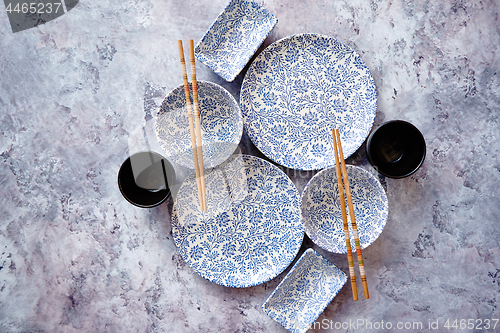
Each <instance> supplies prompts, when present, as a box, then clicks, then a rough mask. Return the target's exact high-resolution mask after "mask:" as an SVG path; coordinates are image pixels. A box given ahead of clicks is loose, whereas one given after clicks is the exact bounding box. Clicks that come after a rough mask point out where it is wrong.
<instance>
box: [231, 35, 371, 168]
mask: <svg viewBox="0 0 500 333" xmlns="http://www.w3.org/2000/svg"><path fill="white" fill-rule="evenodd" d="M240 107H241V112H242V114H243V121H244V123H245V128H246V130H247V132H248V135H249V136H250V139H251V140H252V141H253V143H254V144H255V146H257V148H259V149H260V150H261V151H262V152H263V153H264V154H265V155H266V156H268V157H269V158H271V159H272V160H274V161H275V162H277V163H279V164H281V165H284V166H286V167H288V168H292V169H300V170H318V169H323V168H325V167H328V166H331V165H332V161H334V159H333V156H334V155H333V147H332V139H331V136H332V132H331V131H332V129H333V128H338V129H339V130H340V137H341V139H342V143H343V148H344V155H345V157H348V156H350V155H351V154H352V153H354V152H355V151H356V150H357V149H358V148H359V147H360V146H361V144H362V143H363V141H364V140H365V139H366V137H367V136H368V133H369V132H370V129H371V127H372V125H373V120H374V119H375V112H376V108H377V92H376V89H375V84H374V81H373V78H372V76H371V74H370V71H369V69H368V68H367V67H366V65H365V63H364V62H363V60H361V58H360V56H359V55H358V54H357V53H356V52H355V51H353V50H352V49H351V48H350V47H348V46H347V45H344V44H342V43H341V42H339V41H337V40H335V39H333V38H331V37H327V36H323V35H317V34H300V35H294V36H291V37H286V38H284V39H281V40H279V41H277V42H275V43H273V44H271V45H270V46H269V47H267V48H266V49H265V50H264V51H262V52H261V53H260V54H259V55H258V56H257V58H256V59H255V61H254V62H253V63H252V65H251V66H250V68H249V70H248V72H247V73H246V75H245V78H244V80H243V85H242V87H241V95H240Z"/></svg>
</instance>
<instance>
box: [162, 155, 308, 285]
mask: <svg viewBox="0 0 500 333" xmlns="http://www.w3.org/2000/svg"><path fill="white" fill-rule="evenodd" d="M205 187H206V198H207V212H206V213H202V212H201V211H200V206H199V202H198V194H197V193H198V192H197V186H196V178H195V176H194V175H191V176H190V177H188V178H187V179H186V180H185V181H184V182H183V183H182V185H181V187H180V189H179V192H178V195H177V197H176V199H175V201H174V209H173V211H172V219H171V223H172V235H173V237H174V241H175V244H176V245H177V247H178V249H179V252H180V254H181V256H182V258H183V259H184V260H185V261H186V262H187V263H188V264H189V266H191V267H192V268H193V269H194V270H195V271H196V272H198V273H199V274H200V275H201V276H202V277H204V278H206V279H207V280H209V281H212V282H215V283H217V284H220V285H223V286H227V287H238V288H243V287H250V286H255V285H258V284H260V283H263V282H266V281H269V280H270V279H272V278H274V277H276V276H277V275H278V274H280V273H281V272H283V270H284V269H285V268H286V267H288V265H290V263H291V262H292V261H293V259H294V258H295V256H296V255H297V253H298V251H299V248H300V245H301V244H302V239H303V237H304V229H303V226H302V224H301V222H300V212H299V205H300V195H299V193H298V191H297V189H296V187H295V185H294V184H293V183H292V181H291V180H290V178H288V176H287V175H286V174H285V173H284V172H283V171H281V170H280V169H279V168H278V167H276V166H274V165H272V164H271V163H269V162H267V161H264V160H263V159H260V158H258V157H254V156H249V155H233V156H231V157H230V158H229V159H228V160H227V161H225V162H224V163H222V164H220V165H218V166H217V167H215V168H212V169H209V170H206V172H205Z"/></svg>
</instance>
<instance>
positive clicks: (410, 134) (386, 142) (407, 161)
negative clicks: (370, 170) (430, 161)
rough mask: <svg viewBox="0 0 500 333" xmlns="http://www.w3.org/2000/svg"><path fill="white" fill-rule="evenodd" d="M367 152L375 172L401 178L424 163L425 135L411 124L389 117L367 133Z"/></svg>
mask: <svg viewBox="0 0 500 333" xmlns="http://www.w3.org/2000/svg"><path fill="white" fill-rule="evenodd" d="M366 152H367V154H368V159H369V160H370V163H371V164H372V165H373V166H374V167H375V168H376V169H377V171H378V172H380V173H381V174H383V175H384V176H387V177H390V178H404V177H407V176H409V175H411V174H413V173H414V172H415V171H417V170H418V169H419V168H420V166H421V165H422V163H424V160H425V153H426V147H425V140H424V136H423V135H422V133H420V131H419V130H418V129H417V128H416V127H415V126H414V125H412V124H410V123H409V122H406V121H403V120H392V121H389V122H387V123H385V124H383V125H382V126H380V127H379V128H377V129H376V130H375V131H374V132H372V134H370V136H369V137H368V140H367V143H366Z"/></svg>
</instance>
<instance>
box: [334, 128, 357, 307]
mask: <svg viewBox="0 0 500 333" xmlns="http://www.w3.org/2000/svg"><path fill="white" fill-rule="evenodd" d="M332 134H333V150H334V153H335V169H336V171H337V184H338V188H339V197H340V210H341V211H342V221H343V222H344V235H345V247H346V249H347V261H348V262H349V277H350V279H351V286H352V297H353V298H354V300H355V301H357V300H358V287H357V286H356V275H355V274H354V261H353V259H352V249H351V237H350V236H349V225H348V223H347V212H346V209H345V198H344V186H343V185H342V174H341V170H340V161H339V154H338V150H337V139H336V137H335V131H334V130H332Z"/></svg>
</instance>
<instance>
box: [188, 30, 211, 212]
mask: <svg viewBox="0 0 500 333" xmlns="http://www.w3.org/2000/svg"><path fill="white" fill-rule="evenodd" d="M189 58H190V59H191V84H192V85H193V106H194V121H195V129H196V143H197V146H198V163H199V168H200V178H201V179H200V181H201V197H202V202H203V209H202V210H203V211H204V212H206V211H207V195H206V191H205V167H204V164H203V146H202V141H201V120H200V108H199V105H198V82H197V81H196V62H195V59H194V43H193V40H192V39H190V40H189Z"/></svg>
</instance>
